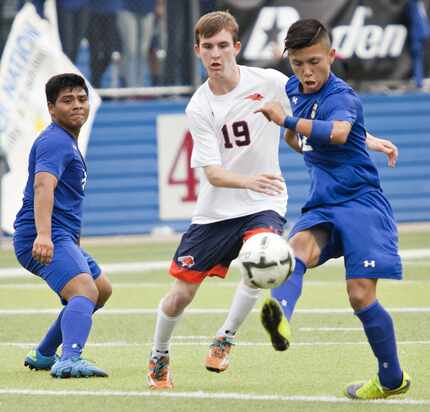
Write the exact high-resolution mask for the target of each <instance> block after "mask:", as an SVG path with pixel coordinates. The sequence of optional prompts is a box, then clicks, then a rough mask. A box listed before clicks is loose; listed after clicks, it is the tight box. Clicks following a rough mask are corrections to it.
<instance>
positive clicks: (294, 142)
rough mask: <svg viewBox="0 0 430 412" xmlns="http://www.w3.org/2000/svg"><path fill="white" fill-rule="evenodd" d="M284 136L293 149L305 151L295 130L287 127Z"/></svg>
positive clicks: (299, 151)
mask: <svg viewBox="0 0 430 412" xmlns="http://www.w3.org/2000/svg"><path fill="white" fill-rule="evenodd" d="M284 138H285V141H286V142H287V144H288V146H290V147H291V148H292V149H293V150H295V151H296V152H297V153H303V150H302V145H301V144H300V142H299V139H298V137H297V135H296V133H295V132H293V131H292V130H290V129H286V130H285V136H284Z"/></svg>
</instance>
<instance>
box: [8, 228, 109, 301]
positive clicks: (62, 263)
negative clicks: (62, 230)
mask: <svg viewBox="0 0 430 412" xmlns="http://www.w3.org/2000/svg"><path fill="white" fill-rule="evenodd" d="M13 240H14V242H13V243H14V248H15V255H16V257H17V259H18V261H19V263H20V264H21V265H22V266H23V267H24V268H25V269H27V270H28V271H29V272H31V273H33V274H35V275H37V276H39V277H41V278H42V279H43V280H44V281H45V282H46V283H47V284H48V285H49V287H50V288H51V289H52V290H53V291H55V292H56V293H57V294H60V292H61V291H62V290H63V288H64V286H66V284H67V283H68V282H69V281H70V280H71V279H73V278H74V277H75V276H77V275H79V274H80V273H88V274H89V275H91V276H92V278H93V279H94V280H95V279H97V278H98V277H99V276H100V274H101V269H100V267H99V265H98V264H97V262H96V261H95V260H94V258H93V257H92V256H90V255H89V254H88V253H87V252H85V250H83V249H82V248H81V247H80V246H78V245H77V244H76V242H75V241H74V240H73V239H72V238H68V237H67V236H64V235H62V236H58V237H56V236H53V240H52V241H53V243H54V257H53V259H52V261H51V263H49V264H48V265H44V264H42V263H40V262H38V261H37V260H35V259H33V257H32V255H31V252H32V249H33V242H34V239H28V238H20V236H19V235H18V236H16V235H15V236H14V239H13Z"/></svg>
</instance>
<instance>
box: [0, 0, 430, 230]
mask: <svg viewBox="0 0 430 412" xmlns="http://www.w3.org/2000/svg"><path fill="white" fill-rule="evenodd" d="M21 3H23V2H22V1H16V0H15V1H13V0H4V1H2V3H1V4H2V6H1V12H2V25H1V28H2V30H1V35H2V37H1V39H2V45H4V43H5V41H6V39H7V33H8V29H10V25H11V23H12V21H13V17H14V15H15V14H16V11H17V10H18V9H19V7H20V6H21ZM33 3H34V4H35V5H36V7H37V8H38V11H39V13H41V14H42V15H43V3H44V1H42V0H33ZM56 3H57V16H58V24H59V32H60V37H61V40H62V44H63V50H64V52H65V53H66V54H67V55H68V57H69V58H70V59H71V60H72V61H73V62H74V63H75V64H76V66H77V67H78V69H79V70H80V71H81V72H82V73H84V74H85V75H86V77H87V78H88V79H89V80H90V81H91V83H92V85H93V86H94V87H95V88H96V89H98V92H99V94H100V95H101V96H102V98H103V102H102V105H101V106H100V108H99V110H98V112H97V115H96V118H95V122H94V124H93V129H92V133H91V136H90V140H89V146H88V151H87V156H86V159H87V163H88V169H89V182H88V186H87V199H86V203H85V212H84V228H83V234H84V235H119V234H141V233H151V232H153V231H156V232H157V231H159V232H160V231H161V232H168V231H169V230H170V229H172V230H175V231H183V230H184V229H185V228H186V226H187V224H188V221H189V217H190V215H191V211H192V206H193V204H194V200H195V196H196V193H197V191H198V176H197V175H196V174H195V172H194V171H192V170H191V169H189V166H188V163H187V162H188V158H187V157H188V156H189V150H190V149H191V146H190V144H191V142H190V141H189V140H190V139H189V136H188V135H187V130H186V125H185V123H184V121H183V112H184V108H185V106H186V104H187V101H188V98H189V96H190V93H191V92H192V90H194V89H195V87H197V86H198V85H199V84H200V83H201V82H202V81H204V72H203V70H202V68H201V66H200V65H199V63H198V62H197V61H196V59H195V57H194V55H193V53H192V42H193V38H192V36H193V33H192V22H193V21H195V20H196V19H197V18H198V16H199V15H200V14H201V13H203V12H207V11H210V10H214V9H218V8H221V9H226V8H228V9H229V10H231V12H232V13H233V14H235V16H236V17H237V19H238V21H239V23H240V24H241V29H242V30H241V36H242V43H243V47H242V53H241V55H240V62H242V63H246V64H255V65H259V66H263V67H276V68H278V69H279V70H282V71H284V72H286V73H287V74H289V73H290V69H289V67H288V63H287V62H286V60H285V58H282V56H281V47H282V39H283V37H284V35H285V32H286V30H287V28H288V25H289V24H291V22H293V21H294V20H295V19H296V18H298V17H299V16H300V17H312V16H316V17H318V18H320V19H322V20H323V21H324V22H325V23H326V24H327V25H328V26H329V27H331V28H332V29H334V31H333V32H334V33H335V32H336V31H337V39H338V42H337V44H336V45H337V49H338V60H337V62H336V64H335V66H334V70H335V72H336V73H338V74H339V75H341V76H343V77H344V78H346V79H347V80H349V81H350V82H351V83H353V85H354V86H355V87H357V88H358V90H359V92H360V93H361V96H362V98H363V101H364V107H365V111H366V118H367V127H368V130H369V131H370V132H372V133H374V134H375V135H377V136H380V137H386V138H390V139H392V140H393V142H394V143H396V144H397V145H398V147H399V149H400V158H399V162H398V166H397V168H396V169H394V170H390V169H388V168H387V166H386V162H385V158H384V156H381V155H374V154H372V156H373V157H374V159H375V161H376V163H377V165H378V168H379V170H380V172H381V177H382V185H383V188H384V190H385V192H386V193H387V195H388V197H389V198H390V200H391V201H392V204H393V207H394V210H395V214H396V217H397V219H398V221H399V222H422V221H429V220H430V191H429V189H428V183H427V182H428V179H429V177H430V139H429V137H428V130H429V126H430V116H429V115H428V114H429V109H430V95H429V94H428V90H429V83H428V81H427V80H426V78H427V77H429V76H428V74H429V67H430V65H429V64H428V63H427V62H426V58H427V60H428V57H429V55H430V53H427V51H428V50H427V49H428V48H429V47H428V46H429V42H428V41H427V39H428V37H429V36H430V30H429V28H428V22H427V21H426V18H425V17H426V16H425V15H422V14H421V15H420V14H419V13H418V14H417V13H416V10H415V11H414V5H416V4H418V6H421V7H423V9H424V10H427V9H428V7H429V2H428V1H426V2H416V1H408V0H402V1H398V0H397V1H387V0H384V1H382V0H381V1H345V0H330V1H328V2H327V1H325V2H321V1H317V0H315V1H312V0H309V1H306V2H300V1H275V0H274V1H240V0H236V1H234V0H231V1H198V0H195V1H192V0H190V1H182V0H177V1H169V0H168V1H163V0H153V1H147V0H121V1H120V0H109V1H99V0H79V1H78V0H68V1H61V0H58V1H57V2H56ZM323 3H324V4H323ZM414 13H415V14H414ZM342 30H343V31H342ZM335 34H336V33H335ZM335 37H336V36H335ZM339 39H340V40H339ZM421 58H422V63H421V62H420V59H421ZM420 67H422V69H423V73H421V72H420V70H419V68H420ZM169 115H171V116H169ZM172 115H173V116H172ZM169 125H172V127H171V126H169ZM175 125H176V127H175ZM161 149H162V150H161ZM280 158H281V167H282V171H283V173H284V176H285V177H286V180H287V183H288V187H289V194H290V199H289V211H288V218H289V222H290V223H291V222H293V221H294V220H295V219H296V218H297V216H298V214H299V213H300V206H301V204H302V203H303V201H304V199H305V196H306V192H307V184H308V179H307V172H306V170H305V168H304V167H303V164H302V160H301V158H300V157H299V156H296V155H295V154H294V153H292V152H291V151H290V150H289V149H288V148H287V146H286V145H284V144H281V149H280ZM3 196H7V193H6V194H5V193H3Z"/></svg>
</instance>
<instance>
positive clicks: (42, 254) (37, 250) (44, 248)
mask: <svg viewBox="0 0 430 412" xmlns="http://www.w3.org/2000/svg"><path fill="white" fill-rule="evenodd" d="M31 254H32V256H33V258H34V259H36V260H37V261H38V262H40V263H42V264H43V265H47V264H49V263H51V261H52V258H53V256H54V244H53V243H52V240H51V238H50V236H47V235H37V237H36V239H35V240H34V243H33V250H32V253H31Z"/></svg>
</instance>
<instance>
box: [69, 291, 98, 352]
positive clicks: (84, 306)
mask: <svg viewBox="0 0 430 412" xmlns="http://www.w3.org/2000/svg"><path fill="white" fill-rule="evenodd" d="M94 307H95V304H94V303H93V302H92V301H91V300H90V299H88V298H87V297H85V296H74V297H73V298H72V299H70V300H69V302H68V303H67V306H66V307H65V308H64V313H63V317H62V319H61V332H62V335H63V354H62V356H61V360H65V359H69V358H74V357H79V356H80V355H81V353H82V350H83V348H84V346H85V343H86V341H87V339H88V335H89V334H90V330H91V325H92V323H93V322H92V314H93V312H94Z"/></svg>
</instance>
